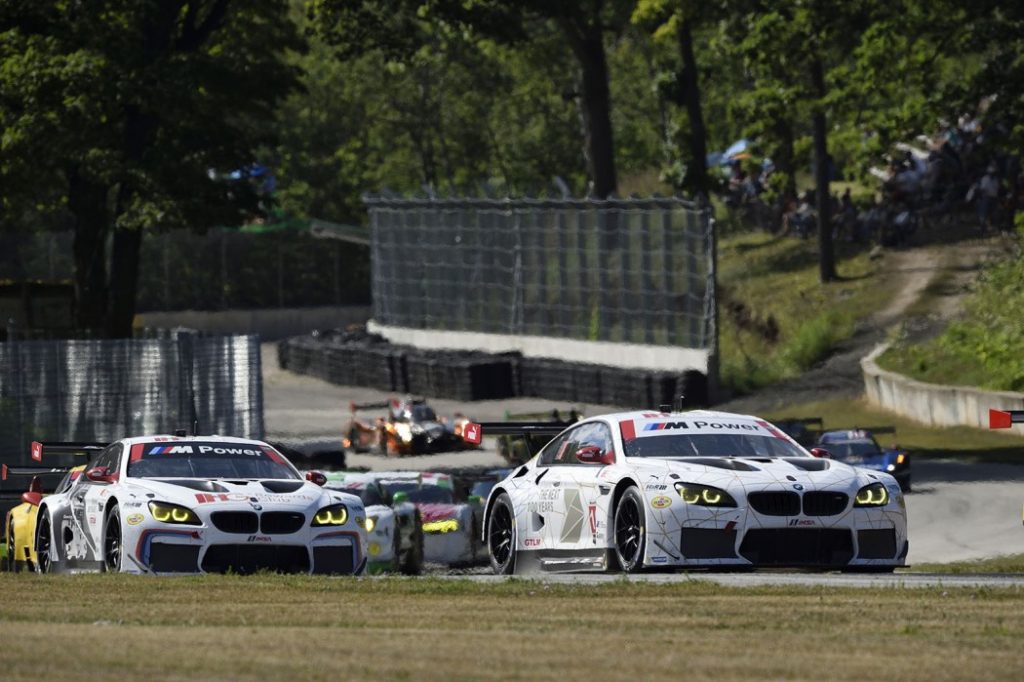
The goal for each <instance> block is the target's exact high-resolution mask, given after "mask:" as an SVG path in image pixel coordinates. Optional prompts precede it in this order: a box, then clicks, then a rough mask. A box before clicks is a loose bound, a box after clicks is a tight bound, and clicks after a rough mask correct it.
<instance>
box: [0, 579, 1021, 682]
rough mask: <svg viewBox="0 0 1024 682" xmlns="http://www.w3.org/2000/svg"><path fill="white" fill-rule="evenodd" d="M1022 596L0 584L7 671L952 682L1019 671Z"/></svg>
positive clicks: (0, 637) (703, 588)
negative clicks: (936, 681)
mask: <svg viewBox="0 0 1024 682" xmlns="http://www.w3.org/2000/svg"><path fill="white" fill-rule="evenodd" d="M1022 607H1024V593H1022V592H1021V591H1019V590H1013V589H1006V590H989V589H945V590H941V589H935V590H932V589H921V590H918V589H915V590H906V591H903V590H896V589H878V590H874V589H872V590H853V589H846V590H840V589H828V588H800V589H797V588H749V589H736V588H726V587H721V586H716V585H711V584H708V583H700V582H694V583H684V584H676V585H654V584H635V583H626V582H622V583H613V584H607V585H598V586H578V587H577V586H567V585H543V584H539V583H536V582H531V581H512V582H508V583H501V584H479V583H470V582H465V581H449V580H433V579H418V580H410V579H401V578H381V579H325V578H309V577H284V576H256V577H250V578H239V577H231V576H227V577H221V576H207V577H202V578H182V579H149V578H136V577H131V576H117V575H99V576H54V577H45V578H41V577H39V576H26V575H18V576H10V575H3V576H0V641H2V643H3V646H2V648H0V666H2V667H0V669H2V670H4V672H5V676H7V677H9V678H10V679H21V678H23V677H29V676H31V677H37V678H38V677H44V676H45V677H47V678H50V679H57V680H62V679H84V678H90V679H97V678H98V679H109V678H113V677H115V676H116V677H122V678H128V679H136V678H142V677H143V676H146V677H158V678H160V679H162V680H178V679H181V680H186V679H187V680H190V681H192V680H196V679H241V678H245V679H275V680H276V679H289V678H290V679H302V680H306V679H309V680H327V679H331V680H334V679H339V678H341V679H412V678H416V679H420V678H423V679H527V678H538V677H540V678H555V677H557V678H560V679H615V678H640V679H644V678H653V677H655V676H658V677H665V676H677V675H678V676H683V677H686V678H696V679H700V678H703V677H713V678H714V679H736V678H748V679H749V678H758V679H761V678H776V679H778V678H785V679H803V678H821V677H827V678H829V679H858V680H862V679H865V678H868V679H894V678H899V677H907V678H913V679H924V678H928V679H952V678H956V677H961V676H962V675H963V674H965V673H969V674H970V675H971V676H975V675H978V674H979V673H980V672H981V671H984V675H985V677H986V678H988V679H997V678H1003V679H1013V678H1017V679H1019V677H1020V673H1021V671H1022V670H1024V649H1022V648H1021V647H1020V646H1019V643H1020V641H1021V638H1022V636H1024V608H1022Z"/></svg>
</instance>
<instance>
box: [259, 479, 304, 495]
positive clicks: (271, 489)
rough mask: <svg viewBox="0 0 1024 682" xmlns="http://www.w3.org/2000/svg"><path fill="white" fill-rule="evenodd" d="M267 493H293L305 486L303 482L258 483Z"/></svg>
mask: <svg viewBox="0 0 1024 682" xmlns="http://www.w3.org/2000/svg"><path fill="white" fill-rule="evenodd" d="M260 483H261V484H263V488H264V490H266V491H267V492H268V493H293V492H295V491H296V490H298V489H299V488H301V487H302V486H304V485H306V484H305V483H304V482H303V481H260Z"/></svg>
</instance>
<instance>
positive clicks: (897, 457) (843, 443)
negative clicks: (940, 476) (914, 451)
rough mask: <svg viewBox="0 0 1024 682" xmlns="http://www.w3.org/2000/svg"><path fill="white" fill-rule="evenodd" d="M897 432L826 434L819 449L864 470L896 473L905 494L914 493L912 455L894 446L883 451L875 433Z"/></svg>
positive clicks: (834, 432) (822, 436) (875, 430)
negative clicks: (911, 468)
mask: <svg viewBox="0 0 1024 682" xmlns="http://www.w3.org/2000/svg"><path fill="white" fill-rule="evenodd" d="M895 432H896V429H894V428H892V427H884V428H878V429H874V431H873V432H872V431H868V430H866V429H853V430H850V431H826V432H824V433H822V434H821V436H820V437H819V438H818V447H821V448H824V449H825V450H828V451H829V454H831V455H832V459H836V460H839V461H840V462H844V463H846V464H849V465H851V466H855V467H861V468H862V469H875V470H877V471H884V472H886V473H888V474H892V475H893V477H894V478H895V479H896V481H897V482H898V483H899V484H900V489H902V490H903V492H905V493H909V492H910V455H909V454H907V453H906V452H905V451H904V450H902V449H900V447H899V446H898V445H894V446H893V447H892V448H891V449H889V450H883V449H882V447H881V446H880V445H879V444H878V441H876V440H875V437H874V435H873V434H874V433H895Z"/></svg>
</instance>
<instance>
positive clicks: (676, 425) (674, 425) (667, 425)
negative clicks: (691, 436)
mask: <svg viewBox="0 0 1024 682" xmlns="http://www.w3.org/2000/svg"><path fill="white" fill-rule="evenodd" d="M688 428H690V427H689V426H687V425H686V422H655V423H654V424H648V425H647V426H645V427H644V431H667V430H670V429H688Z"/></svg>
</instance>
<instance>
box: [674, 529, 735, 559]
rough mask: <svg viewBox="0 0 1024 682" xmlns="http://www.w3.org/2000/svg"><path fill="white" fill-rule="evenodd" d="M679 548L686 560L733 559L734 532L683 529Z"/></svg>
mask: <svg viewBox="0 0 1024 682" xmlns="http://www.w3.org/2000/svg"><path fill="white" fill-rule="evenodd" d="M679 546H680V547H681V548H682V550H683V557H684V558H686V559H735V558H736V531H734V530H721V529H719V528H684V529H683V535H682V539H681V541H680V545H679Z"/></svg>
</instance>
